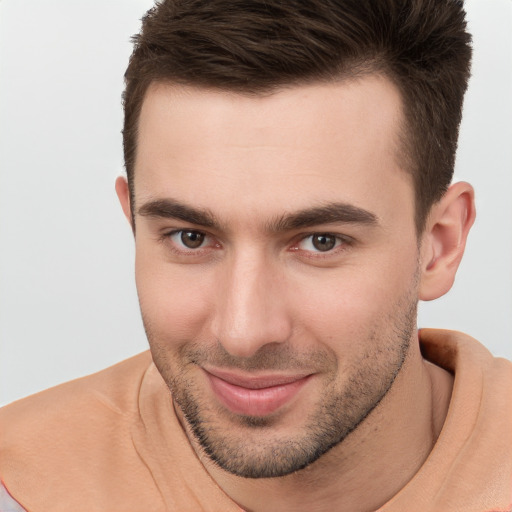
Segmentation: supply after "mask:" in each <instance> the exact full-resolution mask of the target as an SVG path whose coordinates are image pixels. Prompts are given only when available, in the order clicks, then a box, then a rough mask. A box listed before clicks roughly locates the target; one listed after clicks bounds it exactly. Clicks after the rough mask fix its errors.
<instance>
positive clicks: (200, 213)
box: [138, 199, 379, 233]
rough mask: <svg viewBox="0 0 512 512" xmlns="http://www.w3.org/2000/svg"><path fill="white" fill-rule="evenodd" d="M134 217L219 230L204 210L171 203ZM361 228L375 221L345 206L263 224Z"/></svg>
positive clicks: (277, 228)
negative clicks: (342, 225) (184, 223)
mask: <svg viewBox="0 0 512 512" xmlns="http://www.w3.org/2000/svg"><path fill="white" fill-rule="evenodd" d="M138 214H139V215H141V216H143V217H154V218H167V219H179V220H182V221H184V222H188V223H190V224H196V225H198V226H203V227H205V228H214V229H219V230H222V224H221V223H220V222H219V221H218V220H217V218H216V217H215V215H214V214H213V213H212V212H211V211H210V210H208V209H202V208H197V207H194V206H190V205H187V204H184V203H182V202H179V201H177V200H175V199H156V200H154V201H149V202H147V203H145V204H143V205H142V206H141V207H140V208H139V210H138ZM334 223H344V224H362V225H368V226H376V225H378V224H379V221H378V217H377V215H375V214H374V213H372V212H370V211H368V210H364V209H363V208H359V207H357V206H354V205H351V204H347V203H336V202H334V203H326V204H324V205H320V206H316V207H312V208H307V209H304V210H299V211H297V212H293V213H285V214H283V215H281V216H279V217H277V218H275V219H273V220H271V221H269V222H268V223H267V224H266V229H267V230H268V231H270V232H275V233H279V232H285V231H292V230H296V229H301V228H307V227H312V226H317V225H321V224H334Z"/></svg>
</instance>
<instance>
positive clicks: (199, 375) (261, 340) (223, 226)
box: [133, 76, 418, 478]
mask: <svg viewBox="0 0 512 512" xmlns="http://www.w3.org/2000/svg"><path fill="white" fill-rule="evenodd" d="M401 115H402V114H401V103H400V97H399V94H398V92H397V91H396V90H395V88H394V87H393V86H392V85H391V83H390V82H388V81H387V80H386V79H384V78H380V77H376V76H373V77H366V78H364V79H360V80H359V81H351V82H342V83H336V84H317V85H310V86H303V87H302V86H301V87H295V88H289V89H283V90H282V91H279V92H275V93H273V94H271V95H267V96H259V97H254V96H251V97H249V96H242V95H237V94H230V93H225V92H218V91H207V90H201V89H193V88H179V87H176V86H171V85H154V86H152V87H151V88H150V89H149V91H148V94H147V97H146V99H145V101H144V105H143V108H142V113H141V118H140V125H139V141H138V154H137V160H136V165H135V204H134V205H133V208H134V211H135V226H136V278H137V288H138V293H139V300H140V305H141V310H142V315H143V319H144V325H145V328H146V332H147V335H148V339H149V342H150V346H151V351H152V354H153V358H154V361H155V364H156V365H157V367H158V369H159V371H160V372H161V374H162V376H163V378H164V379H165V381H166V383H167V384H168V386H169V388H170V390H171V392H172V394H173V397H174V400H175V403H176V405H177V410H178V412H179V414H180V416H181V417H182V420H183V421H184V422H185V423H186V426H187V429H188V430H189V431H190V432H192V435H193V436H195V440H194V443H195V444H199V445H200V446H201V449H202V450H204V452H205V453H206V454H207V455H208V456H209V457H210V458H211V459H213V460H214V461H215V462H216V463H217V464H219V465H220V466H221V467H222V468H224V469H225V470H227V471H230V472H231V473H234V474H237V475H240V476H245V477H254V478H257V477H273V476H281V475H285V474H288V473H290V472H293V471H296V470H298V469H300V468H302V467H305V466H307V465H308V464H311V463H312V462H313V461H314V460H316V459H317V458H318V457H320V456H321V455H322V454H324V453H326V452H327V451H328V450H329V449H330V448H332V447H333V446H336V445H339V446H342V445H343V443H342V441H343V440H345V438H346V437H347V436H348V434H350V433H351V432H353V431H354V430H357V428H358V426H359V425H361V424H362V422H364V421H367V418H368V416H369V415H370V413H371V412H372V410H373V409H374V408H375V407H376V406H377V404H378V403H379V402H380V400H381V399H382V398H383V396H385V394H386V393H387V392H388V390H389V389H390V387H391V386H392V384H393V381H394V379H395V377H396V375H397V374H398V372H399V371H400V368H401V366H402V364H403V362H404V359H405V358H406V356H407V351H408V346H409V343H410V341H411V339H412V338H413V337H414V336H415V322H416V303H417V280H418V279H417V276H418V248H417V245H418V244H417V237H416V233H415V227H414V197H413V187H412V181H411V179H410V177H409V176H408V175H407V173H406V172H405V171H404V170H403V169H401V168H400V162H399V159H398V158H397V154H398V151H397V147H398V140H399V133H398V131H399V126H400V123H401ZM340 443H341V445H340Z"/></svg>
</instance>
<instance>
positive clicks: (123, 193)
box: [116, 176, 133, 231]
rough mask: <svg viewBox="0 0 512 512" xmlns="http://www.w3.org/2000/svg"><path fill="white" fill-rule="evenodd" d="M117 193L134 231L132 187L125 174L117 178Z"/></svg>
mask: <svg viewBox="0 0 512 512" xmlns="http://www.w3.org/2000/svg"><path fill="white" fill-rule="evenodd" d="M116 194H117V197H118V198H119V202H120V203H121V208H122V209H123V213H124V216H125V217H126V219H127V220H128V222H129V223H130V226H131V228H132V231H133V222H132V214H131V205H130V189H129V187H128V182H127V181H126V178H125V177H124V176H118V177H117V179H116Z"/></svg>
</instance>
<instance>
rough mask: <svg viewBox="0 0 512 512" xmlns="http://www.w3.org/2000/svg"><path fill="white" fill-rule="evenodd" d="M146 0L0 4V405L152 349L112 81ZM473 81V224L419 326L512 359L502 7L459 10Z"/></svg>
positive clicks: (504, 1)
mask: <svg viewBox="0 0 512 512" xmlns="http://www.w3.org/2000/svg"><path fill="white" fill-rule="evenodd" d="M150 5H151V2H150V0H118V1H113V0H89V1H87V2H78V1H75V0H53V1H50V0H48V1H43V0H2V1H0V404H5V403H8V402H10V401H11V400H14V399H16V398H19V397H22V396H25V395H27V394H30V393H34V392H36V391H39V390H41V389H44V388H47V387H49V386H52V385H54V384H57V383H59V382H62V381H65V380H69V379H71V378H74V377H78V376H81V375H85V374H87V373H91V372H93V371H96V370H99V369H101V368H104V367H106V366H108V365H110V364H113V363H115V362H117V361H119V360H121V359H124V358H126V357H128V356H130V355H133V354H135V353H137V352H140V351H142V350H144V349H146V348H147V342H146V339H145V335H144V332H143V329H142V324H141V321H140V318H139V312H138V305H137V299H136V292H135V286H134V278H133V259H134V251H133V243H132V238H131V233H130V230H129V228H128V225H127V223H126V221H125V219H124V218H123V216H122V214H121V209H120V208H119V206H118V204H117V198H116V196H115V193H114V180H115V177H116V176H117V175H118V174H120V173H121V172H122V170H123V167H122V153H121V135H120V130H121V123H122V111H121V105H120V95H121V91H122V87H123V82H122V76H123V72H124V69H125V67H126V64H127V60H128V56H129V54H130V52H131V45H130V43H129V38H130V36H131V35H132V34H133V33H135V32H137V31H138V27H139V19H140V17H141V16H142V14H143V13H144V12H145V10H146V9H147V8H148V7H149V6H150ZM467 10H468V16H469V22H470V29H471V31H472V32H473V35H474V46H475V57H474V68H473V69H474V72H473V78H472V80H471V83H470V90H469V92H468V95H467V98H466V103H465V114H464V115H465V118H464V123H463V126H462V131H461V140H460V147H459V153H458V159H457V169H456V177H457V179H458V180H460V179H463V180H467V181H470V182H471V183H472V184H473V185H474V186H475V188H476V191H477V208H478V219H477V222H476V226H475V227H474V230H473V232H472V234H471V236H470V240H469V244H468V249H467V253H466V256H465V258H464V260H463V263H462V266H461V269H460V271H459V275H458V278H457V281H456V284H455V286H454V288H453V290H452V291H451V292H450V293H449V294H448V295H447V296H446V297H443V298H442V299H440V300H437V301H435V302H432V303H427V304H422V306H421V310H420V321H419V324H420V326H430V327H446V328H452V329H459V330H463V331H466V332H468V333H471V334H472V335H473V336H475V337H477V338H479V339H480V340H481V341H482V342H484V343H485V344H486V345H487V346H488V347H489V349H490V350H491V351H492V352H494V353H495V354H497V355H502V356H506V357H508V358H512V336H511V333H512V263H511V262H512V199H511V195H512V194H511V192H512V172H511V171H512V1H511V0H472V1H469V2H467Z"/></svg>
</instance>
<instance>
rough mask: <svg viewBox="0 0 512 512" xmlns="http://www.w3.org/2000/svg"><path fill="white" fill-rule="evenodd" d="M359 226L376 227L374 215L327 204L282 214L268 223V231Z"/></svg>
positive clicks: (352, 208)
mask: <svg viewBox="0 0 512 512" xmlns="http://www.w3.org/2000/svg"><path fill="white" fill-rule="evenodd" d="M336 223H343V224H361V225H367V226H376V225H378V224H379V221H378V217H377V215H375V214H374V213H372V212H370V211H368V210H364V209H363V208H359V207H358V206H354V205H351V204H347V203H327V204H324V205H321V206H316V207H313V208H307V209H305V210H301V211H298V212H295V213H291V214H284V215H282V216H280V217H278V218H277V219H275V220H273V221H272V222H270V223H269V225H268V227H267V228H268V229H269V231H275V232H280V231H292V230H295V229H301V228H308V227H312V226H318V225H320V224H336Z"/></svg>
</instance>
